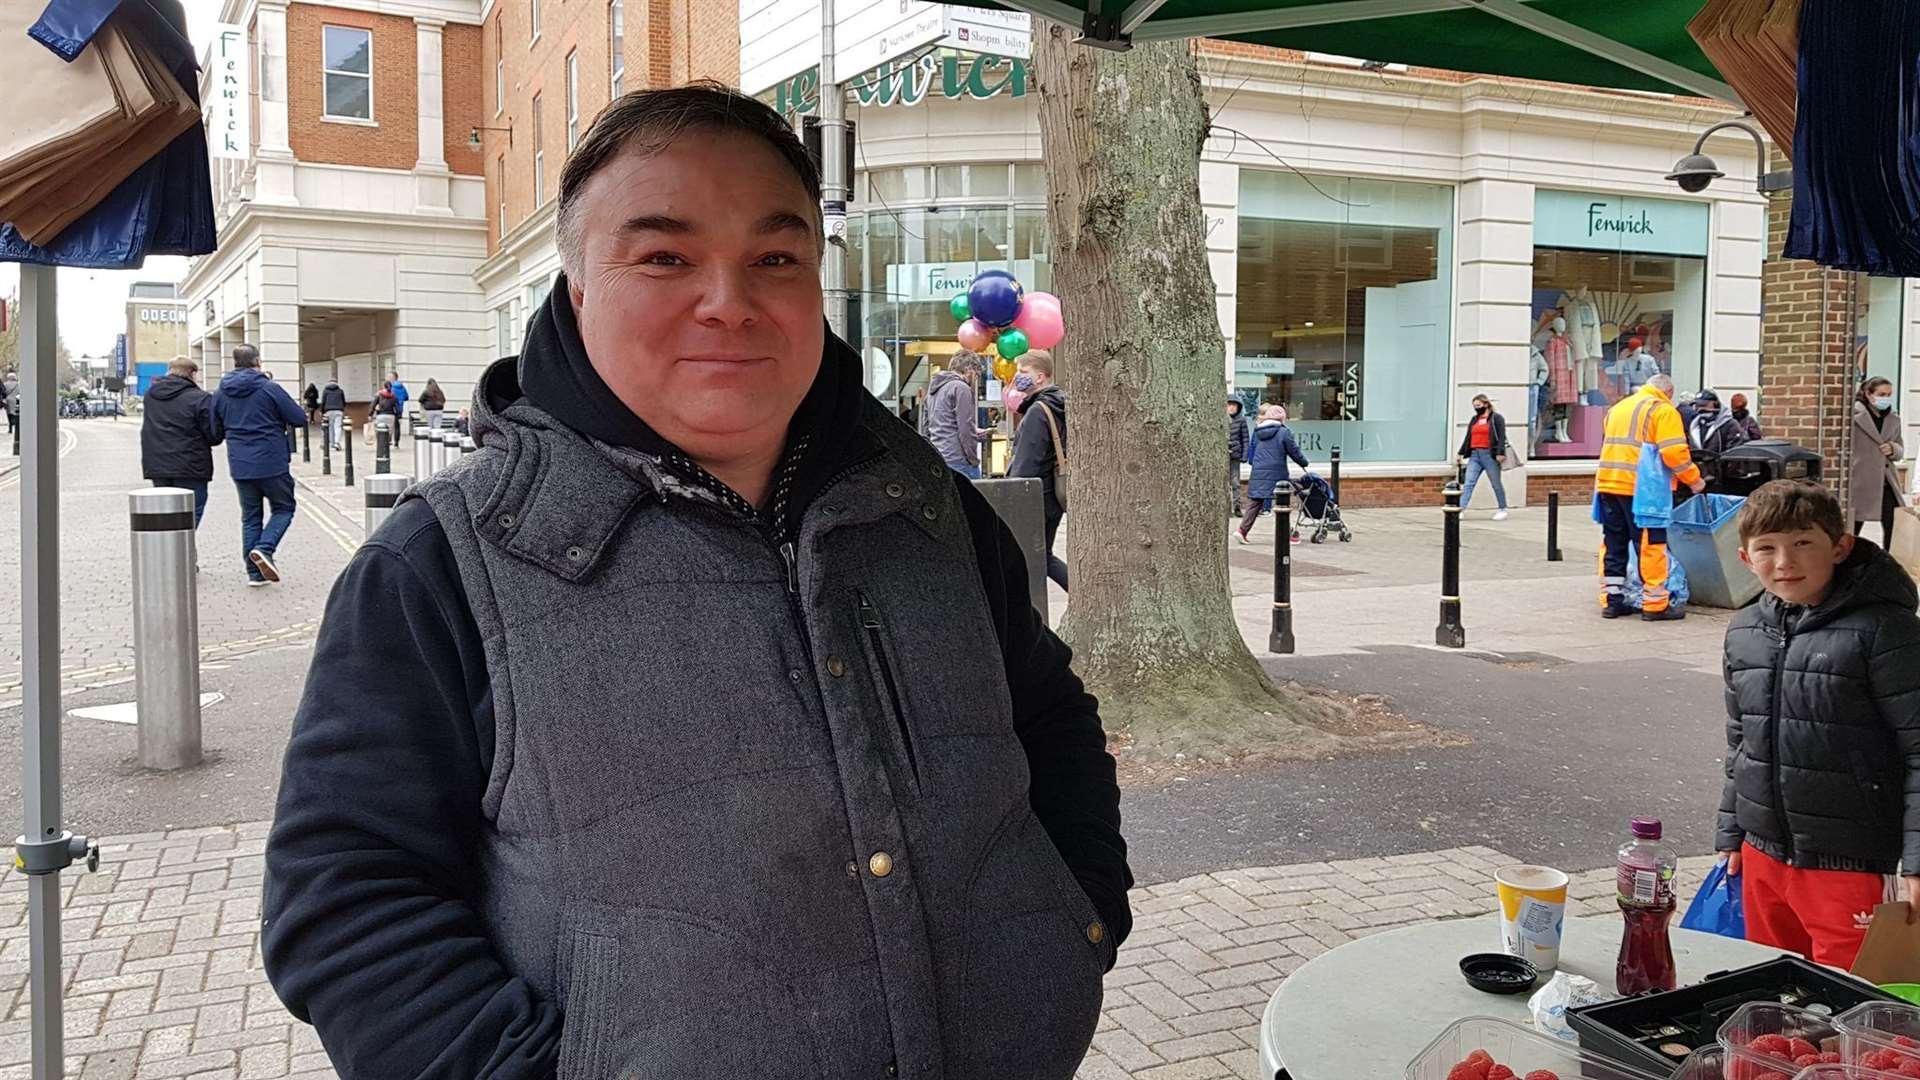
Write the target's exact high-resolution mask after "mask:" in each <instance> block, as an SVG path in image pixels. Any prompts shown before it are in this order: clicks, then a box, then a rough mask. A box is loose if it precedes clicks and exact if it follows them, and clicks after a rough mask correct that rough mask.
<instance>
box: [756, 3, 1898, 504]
mask: <svg viewBox="0 0 1920 1080" xmlns="http://www.w3.org/2000/svg"><path fill="white" fill-rule="evenodd" d="M743 40H744V38H743ZM1203 48H1205V49H1210V50H1216V51H1206V52H1203V53H1202V55H1201V70H1202V74H1203V76H1204V77H1205V79H1206V80H1207V82H1208V85H1209V87H1210V96H1211V98H1212V102H1213V106H1214V109H1215V112H1214V119H1215V131H1214V135H1213V137H1212V138H1211V139H1210V141H1209V142H1208V144H1207V148H1206V152H1205V155H1204V157H1203V161H1202V165H1201V202H1202V208H1203V210H1204V212H1205V214H1206V227H1207V245H1208V249H1209V257H1210V260H1211V264H1212V271H1213V279H1214V286H1215V289H1216V292H1217V294H1218V305H1219V316H1220V327H1221V336H1222V349H1221V359H1222V363H1223V367H1224V369H1225V373H1226V376H1227V380H1228V385H1229V388H1230V393H1231V394H1232V396H1234V397H1237V398H1239V399H1241V400H1242V401H1243V402H1244V403H1246V405H1247V406H1248V407H1249V411H1251V407H1252V406H1254V405H1256V404H1258V403H1260V402H1263V401H1277V402H1281V403H1283V404H1285V405H1286V407H1287V409H1288V412H1289V414H1290V415H1291V416H1292V418H1293V420H1292V426H1293V428H1294V430H1295V432H1296V433H1297V434H1298V436H1299V438H1300V442H1301V445H1302V447H1303V448H1304V449H1305V451H1306V453H1307V455H1308V457H1309V458H1310V459H1311V460H1312V461H1314V463H1315V464H1316V466H1317V467H1320V468H1322V469H1324V467H1325V463H1326V461H1327V458H1328V453H1329V451H1331V450H1332V449H1333V448H1334V447H1336V446H1337V447H1339V448H1340V449H1341V451H1342V456H1343V459H1344V464H1343V469H1342V489H1343V490H1342V498H1343V501H1344V502H1346V503H1347V504H1349V505H1351V506H1368V505H1375V506H1380V505H1427V504H1432V503H1435V502H1437V500H1438V494H1437V493H1438V490H1439V488H1440V486H1441V484H1442V483H1444V481H1445V479H1446V477H1447V476H1449V475H1451V472H1452V459H1453V455H1454V451H1455V449H1456V448H1457V447H1458V446H1459V444H1460V442H1461V439H1462V437H1463V435H1464V432H1465V425H1466V421H1467V418H1468V417H1469V416H1470V415H1471V404H1470V403H1471V401H1472V399H1473V397H1474V395H1476V394H1480V393H1485V394H1487V395H1488V396H1490V397H1491V398H1493V400H1494V402H1495V407H1496V408H1497V409H1498V410H1499V411H1500V412H1501V413H1502V414H1503V415H1504V416H1505V417H1506V419H1507V423H1508V429H1509V431H1508V433H1509V439H1510V441H1511V442H1512V444H1513V449H1514V455H1515V458H1516V459H1517V465H1516V467H1514V468H1512V469H1511V470H1510V471H1509V472H1508V473H1507V477H1506V485H1507V489H1508V494H1509V497H1510V498H1511V499H1512V500H1513V501H1514V502H1515V503H1516V504H1521V503H1523V502H1527V501H1531V502H1533V503H1540V502H1544V501H1545V497H1546V492H1547V491H1548V490H1550V489H1554V490H1560V491H1562V492H1563V493H1566V494H1567V495H1568V496H1569V497H1571V498H1573V499H1575V500H1576V501H1578V500H1580V499H1584V498H1585V497H1586V496H1587V494H1588V493H1590V492H1591V490H1592V482H1593V472H1594V461H1595V459H1596V458H1597V456H1598V454H1599V448H1600V421H1601V418H1603V417H1604V415H1605V412H1606V408H1607V406H1608V405H1610V404H1611V403H1612V402H1614V401H1617V400H1618V399H1619V398H1620V397H1621V396H1623V395H1626V394H1630V393H1632V392H1633V391H1634V389H1636V388H1637V387H1638V386H1639V385H1641V384H1642V383H1644V382H1645V381H1646V379H1647V378H1648V377H1650V376H1651V374H1652V373H1654V372H1664V373H1667V374H1670V375H1671V376H1672V377H1673V378H1674V380H1675V382H1676V383H1677V384H1678V385H1679V387H1680V388H1681V390H1683V391H1689V390H1698V389H1700V388H1702V387H1710V388H1712V389H1714V390H1716V391H1718V392H1719V393H1720V395H1721V397H1722V398H1723V399H1724V398H1726V397H1727V396H1728V395H1729V394H1731V393H1734V392H1740V393H1744V394H1746V395H1747V396H1748V398H1750V399H1752V400H1753V401H1754V403H1755V405H1756V410H1755V411H1756V414H1757V415H1758V417H1759V418H1760V420H1761V423H1762V424H1763V425H1764V424H1765V423H1766V422H1767V419H1768V414H1767V406H1766V402H1765V401H1764V400H1763V399H1761V396H1760V394H1759V383H1760V375H1759V365H1760V308H1761V305H1760V276H1761V263H1762V260H1763V256H1764V251H1765V236H1766V227H1767V225H1766V213H1765V204H1764V203H1763V202H1762V201H1761V198H1760V196H1758V195H1757V194H1755V193H1753V186H1752V185H1751V184H1750V183H1748V184H1743V183H1740V182H1739V181H1740V180H1741V179H1742V177H1741V176H1738V175H1736V176H1734V177H1732V178H1730V180H1729V181H1727V182H1723V183H1719V184H1715V185H1713V187H1712V188H1710V189H1709V190H1708V191H1706V192H1704V193H1702V194H1701V195H1698V196H1690V195H1686V194H1683V193H1682V192H1680V191H1679V190H1678V189H1677V188H1676V187H1674V186H1673V185H1672V184H1671V183H1669V182H1667V181H1666V180H1665V179H1664V176H1665V174H1666V173H1667V172H1668V171H1670V169H1671V167H1672V165H1673V162H1674V161H1675V160H1676V159H1677V158H1679V157H1680V156H1682V155H1684V154H1686V153H1688V152H1690V151H1691V149H1692V146H1693V141H1694V138H1695V137H1696V135H1697V134H1698V133H1699V132H1700V131H1701V130H1703V129H1705V128H1706V127H1707V126H1709V125H1710V124H1712V123H1713V122H1715V121H1717V120H1719V119H1722V118H1724V117H1725V116H1726V115H1729V114H1728V112H1727V111H1726V110H1725V109H1724V107H1722V106H1719V105H1716V104H1714V103H1712V102H1707V101H1703V100H1699V99H1682V98H1674V97H1670V96H1660V95H1651V94H1639V93H1609V92H1600V91H1593V90H1585V89H1576V88H1571V87H1559V86H1549V85H1540V84H1519V83H1512V82H1505V81H1501V80H1495V79H1489V78H1483V77H1479V76H1466V75H1459V74H1455V73H1449V72H1436V71H1425V70H1413V71H1409V70H1405V69H1401V68H1393V67H1390V68H1387V69H1384V70H1373V69H1368V68H1363V67H1361V66H1359V65H1358V64H1357V63H1354V62H1350V61H1344V60H1342V59H1340V58H1334V57H1303V56H1302V55H1301V54H1298V53H1295V54H1283V53H1280V52H1277V51H1269V52H1262V51H1259V50H1253V49H1250V48H1249V47H1246V46H1226V47H1221V46H1217V45H1212V44H1208V45H1205V46H1203ZM1228 49H1231V50H1232V51H1231V52H1228V51H1227V50H1228ZM810 75H811V72H807V73H803V74H802V75H800V76H798V77H795V78H791V79H788V80H785V81H783V82H781V83H780V84H779V85H776V86H773V87H770V88H765V97H766V100H768V101H769V102H772V103H774V104H776V105H777V106H778V107H780V108H781V109H782V110H783V111H785V112H787V113H788V114H790V115H795V116H796V117H798V116H803V115H805V114H809V113H811V112H812V111H813V108H814V105H815V104H816V101H817V84H816V83H815V82H813V81H812V80H811V79H810V78H809V76H810ZM852 82H853V89H852V91H851V93H850V104H849V107H848V115H849V118H850V119H852V120H853V121H854V122H855V124H856V143H857V145H856V150H855V155H854V164H855V166H856V175H855V185H854V191H853V198H852V202H851V204H850V207H849V228H848V233H849V250H850V262H851V265H850V268H849V272H848V278H849V282H850V286H851V287H852V288H853V289H854V290H856V291H857V294H858V299H857V302H856V306H855V312H854V315H853V317H852V319H851V320H850V325H851V326H853V327H855V328H856V332H857V335H858V341H857V342H856V344H857V345H859V346H860V347H861V349H862V350H863V351H864V352H865V353H866V355H867V356H868V358H869V361H870V362H869V365H868V366H869V371H868V387H869V389H871V390H872V391H873V392H874V393H875V394H876V395H878V396H879V397H880V398H882V399H883V400H885V401H887V402H888V403H889V404H891V405H892V406H893V407H895V408H896V409H897V410H899V411H900V412H901V413H902V414H903V415H909V416H911V415H912V414H913V413H914V410H915V409H916V407H917V405H918V401H919V396H920V395H921V394H922V393H923V392H924V389H925V387H926V383H927V379H928V378H929V377H930V375H931V374H932V373H933V372H936V371H938V370H939V369H940V367H941V366H942V364H943V362H944V360H945V358H946V357H947V356H949V355H951V354H952V352H953V351H954V350H956V349H957V348H958V347H959V346H958V344H957V343H956V341H955V340H954V336H953V335H954V329H955V327H954V323H953V320H952V318H951V317H950V315H949V314H948V311H947V301H948V300H949V299H950V298H951V297H952V296H953V294H954V293H956V292H959V291H961V287H962V285H963V283H964V282H966V281H967V280H969V279H971V278H972V276H973V275H974V274H975V273H976V272H978V271H979V270H981V269H985V268H988V267H1003V268H1006V269H1008V270H1011V271H1012V272H1013V273H1014V274H1015V275H1016V276H1018V277H1019V278H1020V280H1021V281H1023V282H1025V283H1026V284H1027V286H1028V287H1029V288H1040V289H1046V288H1049V286H1050V285H1051V283H1052V282H1051V273H1050V268H1049V253H1050V250H1051V246H1050V242H1049V238H1048V235H1047V234H1048V230H1047V223H1046V188H1045V177H1044V174H1043V172H1042V169H1041V165H1040V129H1039V120H1038V110H1037V101H1036V99H1035V97H1034V92H1033V90H1032V87H1031V85H1030V84H1029V82H1028V78H1027V64H1026V62H1025V61H1024V60H1022V59H1019V58H1017V57H1000V56H991V55H979V54H974V53H968V52H964V51H961V50H958V49H955V48H951V47H946V48H939V49H936V50H934V51H932V52H929V53H927V54H926V55H924V56H921V57H909V58H907V59H905V60H902V61H897V62H894V63H890V64H888V65H885V66H883V67H881V68H879V69H877V70H872V71H868V72H865V73H863V74H862V75H860V76H858V77H857V78H855V79H853V80H852ZM1736 137H1737V139H1745V138H1746V136H1744V135H1738V134H1737V133H1736ZM1716 141H1717V140H1716ZM1708 152H1709V153H1711V154H1713V155H1714V156H1715V158H1716V159H1717V160H1718V161H1720V162H1721V163H1722V164H1723V165H1726V166H1727V167H1729V168H1733V169H1741V168H1744V169H1747V170H1751V169H1752V167H1753V165H1752V162H1753V154H1752V146H1751V144H1750V143H1748V144H1747V145H1746V146H1745V148H1744V149H1743V148H1742V147H1741V145H1740V144H1739V143H1738V142H1736V141H1731V140H1730V141H1729V142H1727V143H1726V144H1725V145H1724V146H1723V147H1713V146H1710V147H1709V148H1708ZM1910 291H1911V286H1909V285H1908V284H1907V283H1906V282H1904V281H1900V280H1888V281H1884V282H1881V281H1876V284H1875V286H1874V289H1873V291H1872V295H1871V296H1870V297H1869V303H1868V304H1867V305H1866V306H1867V310H1868V312H1869V314H1867V315H1863V316H1862V319H1861V325H1860V328H1859V344H1860V348H1861V350H1862V352H1863V353H1865V354H1866V362H1867V364H1868V367H1869V368H1870V369H1872V370H1881V369H1885V370H1886V371H1887V372H1889V373H1890V374H1891V375H1893V376H1894V377H1897V376H1898V374H1899V373H1900V371H1901V369H1902V368H1903V367H1906V366H1907V365H1905V364H1903V363H1902V357H1903V340H1902V339H1903V337H1908V338H1915V339H1920V335H1907V334H1904V333H1903V328H1904V327H1905V326H1906V324H1907V323H1909V322H1911V321H1913V320H1912V319H1911V318H1910V317H1909V314H1910V313H1920V306H1913V305H1910V303H1909V301H1910V299H1912V298H1910V297H1909V296H1908V295H1907V294H1908V293H1909V292H1910ZM1068 326H1069V327H1071V326H1072V320H1071V315H1070V314H1069V320H1068ZM1055 353H1056V356H1057V358H1058V359H1059V361H1060V362H1061V363H1062V364H1063V365H1065V366H1067V367H1069V368H1070V367H1071V365H1072V362H1073V339H1072V337H1071V336H1069V337H1068V339H1067V341H1066V342H1065V343H1064V344H1063V345H1062V346H1061V348H1059V349H1057V350H1055ZM1556 371H1557V378H1556ZM1071 378H1072V377H1071V375H1070V374H1069V375H1068V376H1067V380H1068V382H1069V387H1070V386H1071ZM1480 500H1481V503H1484V504H1486V505H1489V506H1490V504H1491V493H1490V492H1489V491H1487V489H1486V488H1485V487H1484V486H1483V487H1482V488H1481V491H1480ZM1481 503H1477V504H1476V506H1478V505H1480V504H1481Z"/></svg>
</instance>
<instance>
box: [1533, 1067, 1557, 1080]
mask: <svg viewBox="0 0 1920 1080" xmlns="http://www.w3.org/2000/svg"><path fill="white" fill-rule="evenodd" d="M1526 1080H1560V1074H1559V1073H1556V1072H1553V1071H1551V1070H1548V1069H1535V1070H1533V1071H1532V1072H1530V1073H1528V1074H1527V1077H1526Z"/></svg>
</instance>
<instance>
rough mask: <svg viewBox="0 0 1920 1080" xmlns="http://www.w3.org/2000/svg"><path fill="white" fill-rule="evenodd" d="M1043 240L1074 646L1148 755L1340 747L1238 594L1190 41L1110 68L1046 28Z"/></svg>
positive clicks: (1105, 703) (1111, 709)
mask: <svg viewBox="0 0 1920 1080" xmlns="http://www.w3.org/2000/svg"><path fill="white" fill-rule="evenodd" d="M1035 23H1036V29H1038V30H1039V32H1038V33H1036V34H1035V38H1034V60H1033V70H1034V75H1035V77H1036V79H1037V80H1038V82H1039V84H1040V137H1041V142H1042V146H1043V147H1044V149H1045V159H1046V170H1047V190H1048V197H1049V204H1050V205H1049V213H1048V222H1049V226H1050V232H1051V236H1052V241H1053V253H1054V254H1053V265H1054V281H1055V287H1056V291H1057V292H1058V293H1059V295H1060V298H1061V303H1062V306H1063V308H1064V310H1065V313H1066V316H1067V338H1066V341H1064V342H1063V343H1062V345H1063V347H1062V349H1060V350H1059V364H1058V366H1057V370H1056V376H1057V377H1058V379H1059V381H1060V382H1061V383H1062V384H1063V385H1064V386H1065V387H1066V390H1067V395H1068V408H1067V416H1068V423H1069V426H1070V432H1069V435H1068V440H1067V442H1068V455H1067V456H1068V458H1069V460H1070V461H1072V462H1073V466H1074V467H1073V470H1072V479H1071V483H1070V486H1069V489H1068V491H1069V506H1070V510H1071V512H1070V513H1068V514H1067V517H1066V532H1067V549H1068V552H1069V555H1070V557H1071V563H1072V569H1073V591H1072V600H1071V602H1070V603H1069V605H1068V616H1067V624H1066V637H1067V639H1068V641H1069V642H1070V643H1071V644H1072V645H1073V646H1074V649H1075V652H1076V654H1077V657H1078V662H1077V663H1076V665H1075V666H1076V668H1077V669H1078V670H1079V672H1080V674H1081V676H1082V677H1083V678H1085V679H1086V681H1087V683H1088V686H1089V688H1091V689H1092V690H1093V691H1094V692H1095V693H1096V694H1098V695H1099V696H1100V699H1101V703H1102V708H1101V711H1102V713H1103V715H1104V716H1105V718H1106V720H1107V723H1108V727H1109V729H1111V730H1114V731H1117V732H1120V733H1123V734H1126V735H1129V736H1131V739H1132V746H1133V749H1134V752H1136V753H1139V754H1141V755H1143V756H1147V757H1155V758H1164V757H1170V756H1171V755H1172V754H1173V753H1175V752H1180V751H1184V752H1187V753H1189V754H1203V755H1213V754H1221V753H1231V752H1233V751H1238V750H1250V749H1257V748H1260V747H1262V746H1272V745H1283V744H1284V745H1288V746H1290V747H1291V748H1292V749H1295V750H1302V749H1305V750H1309V751H1311V750H1312V748H1314V747H1315V746H1318V745H1320V744H1321V743H1322V742H1323V741H1324V742H1326V743H1331V742H1332V739H1331V737H1329V736H1326V735H1325V734H1324V733H1323V732H1321V731H1320V730H1319V729H1318V728H1316V727H1314V726H1312V724H1311V723H1310V722H1309V723H1308V724H1301V723H1300V722H1299V720H1301V719H1306V720H1308V721H1311V720H1313V719H1316V718H1317V717H1316V716H1315V715H1314V714H1316V713H1318V712H1321V711H1324V710H1326V709H1327V708H1329V705H1328V703H1327V699H1324V698H1319V697H1308V696H1306V695H1301V694H1297V693H1294V692H1292V691H1290V690H1277V689H1276V688H1275V687H1274V685H1273V684H1272V682H1271V681H1270V680H1269V679H1268V678H1267V676H1266V673H1265V672H1264V671H1263V670H1262V669H1261V667H1260V665H1259V664H1258V663H1257V662H1256V661H1255V660H1254V658H1253V654H1252V653H1251V652H1249V651H1248V649H1247V645H1246V642H1245V641H1244V640H1243V639H1242V638H1241V636H1240V628H1239V626H1238V625H1237V624H1236V623H1235V621H1234V614H1233V598H1232V593H1231V590H1230V588H1229V586H1228V580H1227V547H1226V545H1227V529H1226V520H1227V511H1228V506H1227V502H1226V493H1225V491H1224V490H1223V488H1224V486H1225V485H1224V480H1223V475H1224V472H1225V470H1226V466H1227V444H1226V437H1227V433H1226V420H1225V403H1226V379H1225V372H1224V364H1223V362H1222V359H1223V358H1222V353H1221V338H1220V323H1219V317H1218V314H1217V313H1216V310H1215V305H1214V287H1213V274H1212V272H1211V271H1210V270H1209V269H1208V266H1207V250H1206V227H1205V216H1204V215H1203V213H1202V212H1201V209H1200V179H1199V174H1200V150H1201V145H1202V143H1203V142H1204V140H1205V138H1206V128H1207V115H1206V104H1205V101H1204V99H1203V98H1202V96H1201V93H1202V91H1201V84H1200V72H1199V67H1198V65H1197V63H1196V62H1195V59H1194V56H1193V52H1192V49H1191V47H1190V46H1189V45H1188V44H1187V43H1186V42H1169V43H1159V44H1151V45H1148V44H1141V45H1135V46H1134V47H1133V49H1132V50H1131V51H1129V52H1124V53H1116V52H1108V51H1104V50H1101V49H1096V48H1090V47H1087V46H1084V45H1076V44H1074V43H1073V36H1074V35H1073V33H1072V31H1070V30H1069V29H1067V28H1066V27H1063V26H1061V25H1059V24H1056V23H1045V22H1042V21H1041V20H1038V19H1036V20H1035Z"/></svg>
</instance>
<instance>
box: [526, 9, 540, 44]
mask: <svg viewBox="0 0 1920 1080" xmlns="http://www.w3.org/2000/svg"><path fill="white" fill-rule="evenodd" d="M527 10H528V11H529V12H531V13H532V17H531V18H530V20H529V22H530V23H531V25H532V27H533V34H532V36H531V37H530V38H528V44H529V45H531V44H532V43H533V42H535V41H539V40H540V0H527Z"/></svg>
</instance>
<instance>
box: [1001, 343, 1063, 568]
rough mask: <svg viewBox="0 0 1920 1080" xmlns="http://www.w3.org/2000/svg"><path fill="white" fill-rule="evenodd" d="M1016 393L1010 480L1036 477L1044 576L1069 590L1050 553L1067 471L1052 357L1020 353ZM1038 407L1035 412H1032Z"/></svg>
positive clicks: (1060, 563)
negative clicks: (1044, 550)
mask: <svg viewBox="0 0 1920 1080" xmlns="http://www.w3.org/2000/svg"><path fill="white" fill-rule="evenodd" d="M1013 386H1014V389H1015V390H1016V391H1017V392H1018V393H1019V394H1020V399H1019V411H1020V423H1019V426H1017V427H1015V428H1014V431H1013V460H1012V461H1011V462H1010V463H1009V464H1008V465H1007V475H1008V476H1027V477H1036V478H1038V479H1039V480H1040V481H1041V483H1042V487H1043V491H1042V496H1043V500H1044V501H1043V503H1042V509H1043V510H1044V511H1045V514H1046V523H1047V577H1048V578H1050V579H1052V581H1053V583H1054V584H1055V585H1058V586H1060V587H1061V588H1062V589H1065V588H1066V587H1067V564H1066V561H1065V560H1063V559H1061V558H1060V556H1058V555H1055V554H1054V553H1053V543H1054V540H1055V538H1056V537H1058V536H1059V535H1060V522H1061V520H1062V519H1064V518H1065V517H1066V513H1067V493H1066V491H1065V490H1064V487H1065V485H1063V484H1062V483H1061V480H1060V473H1061V470H1062V469H1064V468H1066V466H1067V392H1066V391H1065V390H1062V389H1061V388H1060V387H1058V386H1056V385H1055V384H1054V381H1053V354H1052V353H1051V352H1048V351H1047V350H1045V349H1035V350H1033V351H1032V352H1028V353H1022V354H1021V356H1020V359H1019V361H1018V362H1017V365H1016V367H1015V370H1014V379H1013ZM1036 406H1037V407H1036Z"/></svg>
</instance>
